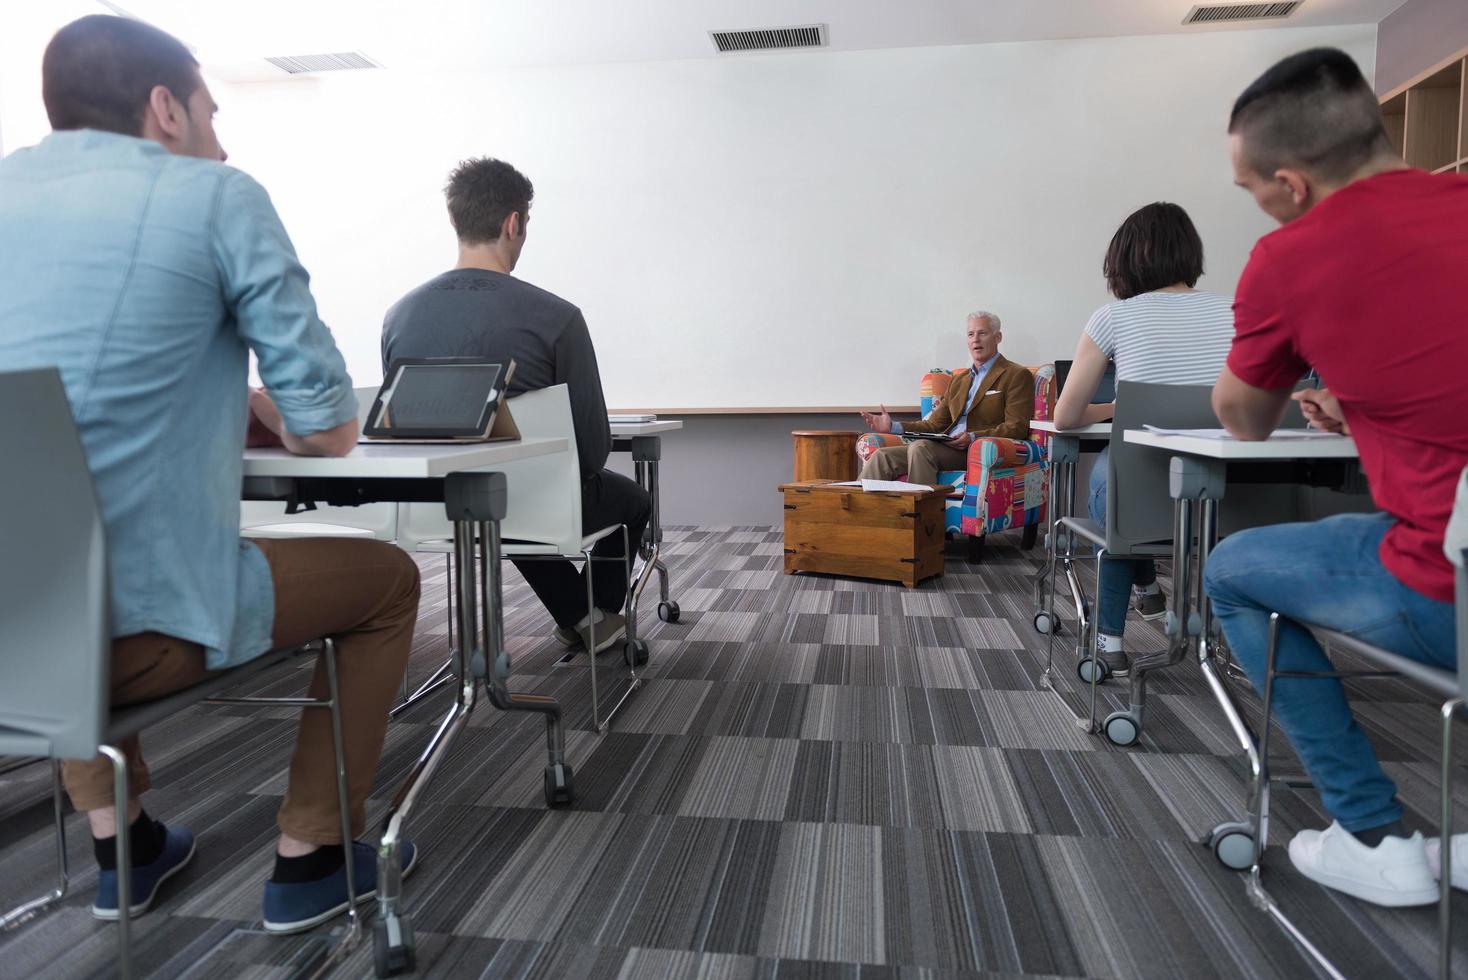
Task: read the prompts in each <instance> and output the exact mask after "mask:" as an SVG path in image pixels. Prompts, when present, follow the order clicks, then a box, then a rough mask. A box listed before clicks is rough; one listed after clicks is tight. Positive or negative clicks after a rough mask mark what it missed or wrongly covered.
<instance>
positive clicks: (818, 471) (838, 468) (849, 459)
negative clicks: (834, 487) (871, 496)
mask: <svg viewBox="0 0 1468 980" xmlns="http://www.w3.org/2000/svg"><path fill="white" fill-rule="evenodd" d="M790 436H791V438H792V439H794V441H795V480H796V482H797V483H798V482H800V481H802V480H836V481H841V480H854V479H856V474H857V470H858V468H859V467H858V466H857V465H856V440H857V439H859V438H861V433H860V432H831V431H824V430H823V431H815V430H805V431H801V432H792V433H790Z"/></svg>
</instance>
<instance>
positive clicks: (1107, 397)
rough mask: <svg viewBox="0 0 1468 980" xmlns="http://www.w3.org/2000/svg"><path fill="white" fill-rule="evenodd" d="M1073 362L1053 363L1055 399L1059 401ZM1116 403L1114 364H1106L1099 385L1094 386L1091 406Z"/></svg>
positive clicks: (1109, 362) (1112, 362)
mask: <svg viewBox="0 0 1468 980" xmlns="http://www.w3.org/2000/svg"><path fill="white" fill-rule="evenodd" d="M1073 364H1075V361H1073V360H1071V361H1056V362H1055V398H1056V400H1057V401H1058V400H1059V399H1060V393H1061V392H1062V391H1064V390H1065V379H1066V378H1067V377H1069V376H1070V369H1071V365H1073ZM1114 401H1116V362H1115V361H1107V362H1106V373H1105V374H1103V375H1101V383H1100V384H1099V385H1097V386H1096V394H1094V395H1092V396H1091V404H1092V405H1109V404H1111V403H1112V402H1114Z"/></svg>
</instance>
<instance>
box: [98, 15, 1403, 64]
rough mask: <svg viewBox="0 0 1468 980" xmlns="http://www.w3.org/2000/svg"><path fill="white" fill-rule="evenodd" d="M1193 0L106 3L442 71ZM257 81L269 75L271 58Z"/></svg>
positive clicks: (1024, 21)
mask: <svg viewBox="0 0 1468 980" xmlns="http://www.w3.org/2000/svg"><path fill="white" fill-rule="evenodd" d="M1193 2H1194V0H412V2H405V0H116V5H117V6H120V7H122V8H125V9H126V10H128V11H129V12H131V13H133V14H135V15H136V16H138V17H141V18H143V19H145V20H149V21H151V22H153V23H155V24H157V25H158V26H160V27H163V28H165V29H166V30H169V31H172V32H173V33H175V34H177V35H179V36H180V37H182V38H183V39H184V40H185V41H186V42H188V43H189V44H191V45H192V46H194V47H195V48H196V49H197V50H198V53H199V55H200V59H201V60H202V61H203V62H204V63H205V64H206V66H208V67H210V68H213V69H215V70H216V71H218V70H219V69H221V68H226V69H234V70H233V71H230V72H229V73H228V74H237V72H238V69H239V68H240V67H241V66H244V65H248V64H250V63H253V62H256V61H257V60H258V59H260V58H263V57H265V56H267V55H299V54H312V53H318V52H334V51H353V50H355V51H362V52H363V53H365V54H367V55H369V56H370V57H372V58H374V59H375V60H377V61H378V62H379V63H381V64H382V65H384V66H385V67H388V68H393V69H400V70H409V71H435V70H438V71H442V70H450V71H452V70H462V69H476V68H498V67H509V66H524V65H568V64H594V63H605V62H619V61H658V60H665V59H680V58H708V57H749V56H748V55H717V54H716V53H715V51H714V50H713V45H712V42H710V40H709V37H708V31H709V30H729V29H744V28H761V27H780V26H793V25H797V24H810V23H824V24H828V25H829V26H830V47H831V48H832V49H834V50H858V49H866V48H894V47H911V46H924V45H943V44H980V43H989V42H996V41H1029V40H1044V39H1054V38H1073V37H1106V36H1121V35H1139V34H1167V33H1177V32H1184V31H1189V32H1191V31H1200V30H1202V31H1208V30H1220V29H1223V30H1228V29H1234V30H1237V29H1243V28H1241V27H1240V26H1237V25H1235V26H1232V27H1228V26H1223V27H1201V28H1198V27H1188V28H1184V27H1183V26H1182V20H1183V17H1184V16H1185V15H1186V14H1187V12H1188V11H1189V9H1191V7H1192V5H1193ZM1402 2H1403V0H1306V2H1305V4H1304V6H1302V7H1301V8H1300V9H1299V10H1298V11H1296V13H1295V14H1294V15H1293V16H1291V17H1290V18H1289V19H1287V20H1284V21H1261V22H1258V24H1257V25H1251V26H1262V27H1318V26H1325V25H1340V24H1375V23H1378V22H1380V21H1381V19H1382V18H1383V17H1385V16H1386V15H1387V14H1388V13H1390V12H1391V11H1392V10H1393V9H1395V8H1396V7H1398V6H1400V5H1401V3H1402ZM259 77H262V78H269V77H280V76H279V74H278V70H277V69H274V68H268V67H267V69H266V70H265V71H264V72H262V73H261V74H260V76H259Z"/></svg>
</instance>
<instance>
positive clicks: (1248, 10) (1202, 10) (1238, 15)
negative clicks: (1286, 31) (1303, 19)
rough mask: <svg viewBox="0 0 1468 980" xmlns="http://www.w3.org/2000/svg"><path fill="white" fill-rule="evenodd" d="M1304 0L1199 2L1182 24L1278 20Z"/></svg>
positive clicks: (1290, 12) (1291, 11)
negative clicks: (1287, 1)
mask: <svg viewBox="0 0 1468 980" xmlns="http://www.w3.org/2000/svg"><path fill="white" fill-rule="evenodd" d="M1304 2H1305V0H1291V2H1289V3H1216V4H1199V5H1198V6H1196V7H1194V8H1193V9H1192V10H1189V11H1188V16H1186V17H1184V18H1183V23H1184V24H1222V23H1226V22H1229V21H1236V20H1279V19H1281V18H1283V17H1288V16H1289V15H1290V14H1292V13H1294V12H1295V11H1296V10H1297V9H1299V6H1300V4H1302V3H1304Z"/></svg>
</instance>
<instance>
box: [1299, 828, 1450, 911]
mask: <svg viewBox="0 0 1468 980" xmlns="http://www.w3.org/2000/svg"><path fill="white" fill-rule="evenodd" d="M1290 863H1291V864H1293V865H1294V866H1295V867H1296V868H1297V869H1298V870H1299V872H1300V874H1302V875H1304V876H1305V877H1306V878H1309V879H1310V880H1311V881H1314V882H1318V883H1319V884H1322V885H1324V886H1325V887H1327V888H1334V889H1336V890H1337V891H1343V892H1345V893H1346V894H1347V895H1354V896H1355V897H1356V898H1359V899H1361V900H1362V901H1366V902H1371V903H1373V904H1375V905H1385V906H1388V907H1391V908H1401V907H1405V906H1411V905H1431V904H1432V903H1433V902H1436V901H1437V882H1435V881H1433V880H1432V871H1431V870H1430V869H1429V868H1428V866H1427V853H1426V849H1425V848H1424V846H1423V841H1422V835H1421V834H1420V833H1416V834H1413V835H1412V836H1411V837H1406V838H1403V837H1388V838H1386V839H1385V840H1383V841H1382V842H1381V843H1380V844H1379V845H1377V846H1376V847H1367V846H1366V845H1365V844H1363V843H1361V842H1360V841H1359V840H1357V839H1356V838H1355V837H1354V836H1353V835H1352V834H1351V832H1350V831H1348V830H1346V828H1344V827H1342V826H1341V825H1340V824H1338V823H1332V824H1331V825H1330V826H1329V827H1327V828H1325V829H1324V830H1302V831H1300V832H1299V833H1298V834H1296V835H1295V839H1294V840H1292V841H1290ZM1454 863H1455V864H1456V862H1454Z"/></svg>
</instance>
